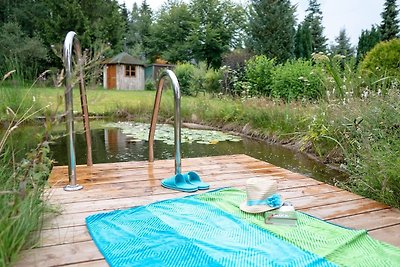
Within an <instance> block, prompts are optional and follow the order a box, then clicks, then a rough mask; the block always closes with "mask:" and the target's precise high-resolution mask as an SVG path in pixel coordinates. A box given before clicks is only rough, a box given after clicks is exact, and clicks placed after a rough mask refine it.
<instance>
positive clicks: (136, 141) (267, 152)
mask: <svg viewBox="0 0 400 267" xmlns="http://www.w3.org/2000/svg"><path fill="white" fill-rule="evenodd" d="M104 125H105V126H107V127H103V128H97V129H94V130H92V131H91V136H92V151H93V152H92V153H93V162H94V163H108V162H123V161H144V160H148V142H147V141H144V140H142V139H147V138H146V136H147V132H146V129H145V128H143V127H142V126H140V125H139V127H136V128H135V127H130V128H129V127H128V128H129V129H130V130H127V129H126V127H125V128H124V127H121V126H119V127H116V125H115V124H105V123H104ZM141 127H142V128H141ZM160 127H161V126H160V125H157V130H156V140H155V143H154V158H155V160H158V159H173V158H174V145H173V138H168V137H166V136H165V135H167V132H169V130H162V129H161V130H160ZM135 129H136V130H135ZM170 129H172V130H171V131H173V128H172V126H170ZM135 131H136V135H135V134H133V133H134V132H135ZM185 131H187V130H185V129H182V141H183V142H182V145H181V152H182V159H183V161H182V162H183V163H182V166H183V167H184V159H185V158H192V157H207V156H217V155H232V154H246V155H249V156H251V157H254V158H256V159H260V160H263V161H267V162H269V163H272V164H274V165H276V166H279V167H282V168H285V169H288V170H291V171H294V172H298V173H302V174H304V175H307V176H310V177H313V178H315V179H318V180H320V181H326V182H330V183H332V181H333V180H335V179H336V180H341V179H344V178H345V177H346V175H345V174H344V173H342V172H340V171H337V170H335V169H332V168H329V167H328V166H326V165H324V164H322V163H321V162H318V161H315V160H313V159H312V158H310V157H309V156H307V155H306V154H304V153H301V152H298V151H295V150H293V149H290V148H286V147H284V146H282V145H278V144H268V143H265V142H261V141H256V140H253V139H250V138H245V137H239V138H238V137H232V136H230V135H228V137H227V138H226V139H227V140H225V141H223V140H224V138H225V137H224V135H221V134H218V133H217V134H216V135H214V136H211V134H210V133H206V134H204V135H210V136H209V137H206V138H201V140H197V141H196V140H194V139H196V138H198V136H197V135H198V133H195V134H189V135H188V134H185ZM189 132H190V131H189ZM157 134H160V135H161V137H160V136H158V137H157ZM171 134H172V132H171ZM163 138H164V140H162V139H163ZM157 139H159V140H157ZM187 139H189V141H188V140H187ZM168 140H169V141H168ZM66 142H67V139H66V137H61V138H58V139H57V140H56V142H55V143H53V144H52V145H51V151H52V154H53V158H54V159H55V161H56V165H67V164H68V158H67V153H66V147H67V144H66ZM76 160H77V164H86V142H85V136H84V133H79V132H78V133H77V134H76Z"/></svg>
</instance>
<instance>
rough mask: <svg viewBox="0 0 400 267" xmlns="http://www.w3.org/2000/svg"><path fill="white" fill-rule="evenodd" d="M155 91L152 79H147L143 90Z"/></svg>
mask: <svg viewBox="0 0 400 267" xmlns="http://www.w3.org/2000/svg"><path fill="white" fill-rule="evenodd" d="M155 89H156V83H155V82H154V80H153V79H147V80H146V83H145V84H144V90H147V91H153V90H155Z"/></svg>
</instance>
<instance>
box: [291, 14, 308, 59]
mask: <svg viewBox="0 0 400 267" xmlns="http://www.w3.org/2000/svg"><path fill="white" fill-rule="evenodd" d="M311 53H312V40H311V32H310V27H309V25H308V23H307V22H306V21H303V23H300V24H299V25H298V26H297V31H296V36H295V48H294V55H295V57H296V58H305V59H309V58H311Z"/></svg>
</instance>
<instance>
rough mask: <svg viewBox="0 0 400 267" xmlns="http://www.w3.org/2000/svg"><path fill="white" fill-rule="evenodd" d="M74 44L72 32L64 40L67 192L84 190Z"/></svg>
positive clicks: (74, 34) (76, 41)
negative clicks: (77, 144) (76, 115)
mask: <svg viewBox="0 0 400 267" xmlns="http://www.w3.org/2000/svg"><path fill="white" fill-rule="evenodd" d="M74 42H75V43H76V44H77V45H79V41H78V39H77V38H76V33H75V32H72V31H70V32H69V33H68V34H67V36H66V37H65V40H64V67H65V113H66V117H67V134H68V136H67V152H68V177H69V184H68V185H67V186H65V187H64V190H65V191H77V190H81V189H82V188H83V186H82V185H79V184H77V183H76V158H75V132H74V112H73V101H72V88H73V87H72V84H71V76H72V72H71V69H72V46H73V44H74Z"/></svg>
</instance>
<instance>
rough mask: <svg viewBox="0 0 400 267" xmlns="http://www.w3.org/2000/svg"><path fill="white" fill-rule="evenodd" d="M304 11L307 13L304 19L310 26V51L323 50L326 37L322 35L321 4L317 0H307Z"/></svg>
mask: <svg viewBox="0 0 400 267" xmlns="http://www.w3.org/2000/svg"><path fill="white" fill-rule="evenodd" d="M306 12H307V15H306V17H305V19H304V21H305V22H307V24H306V25H308V26H309V27H310V33H311V48H312V52H313V53H318V52H325V51H326V41H327V38H326V37H325V36H324V26H323V24H322V18H323V17H322V11H321V4H319V3H318V1H317V0H309V4H308V8H307V10H306Z"/></svg>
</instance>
